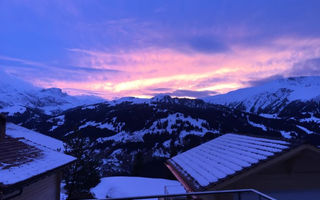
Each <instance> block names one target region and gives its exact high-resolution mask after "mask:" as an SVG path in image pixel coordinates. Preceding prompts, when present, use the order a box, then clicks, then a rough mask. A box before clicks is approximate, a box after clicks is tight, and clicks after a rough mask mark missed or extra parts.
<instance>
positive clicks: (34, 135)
mask: <svg viewBox="0 0 320 200" xmlns="http://www.w3.org/2000/svg"><path fill="white" fill-rule="evenodd" d="M6 134H7V135H9V136H11V137H14V138H19V137H23V138H25V139H27V140H29V141H32V142H33V143H35V144H38V145H42V146H45V147H47V148H50V149H53V150H56V151H64V145H63V142H62V141H60V140H57V139H54V138H52V137H49V136H46V135H43V134H41V133H38V132H35V131H32V130H30V129H26V128H24V127H21V126H18V125H15V124H13V123H7V132H6Z"/></svg>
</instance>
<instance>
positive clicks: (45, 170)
mask: <svg viewBox="0 0 320 200" xmlns="http://www.w3.org/2000/svg"><path fill="white" fill-rule="evenodd" d="M0 134H1V135H0V200H6V199H12V200H22V199H23V200H28V199H32V200H43V199H46V200H57V199H60V177H61V169H62V168H64V167H65V166H67V165H68V164H70V163H72V162H73V161H74V160H75V158H73V157H71V156H68V155H65V154H64V153H62V152H59V150H60V151H61V150H62V148H63V143H62V142H61V141H59V140H56V139H53V138H50V137H48V136H45V135H42V134H39V133H36V132H34V131H31V130H28V129H25V128H22V127H20V126H17V125H14V124H10V123H8V124H6V122H5V118H4V117H2V116H0Z"/></svg>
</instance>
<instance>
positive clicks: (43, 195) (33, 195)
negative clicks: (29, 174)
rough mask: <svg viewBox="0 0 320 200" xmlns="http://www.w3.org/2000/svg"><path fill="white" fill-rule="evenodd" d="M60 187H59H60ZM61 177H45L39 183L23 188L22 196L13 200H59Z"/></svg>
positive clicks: (56, 174)
mask: <svg viewBox="0 0 320 200" xmlns="http://www.w3.org/2000/svg"><path fill="white" fill-rule="evenodd" d="M58 186H59V187H58ZM59 199H60V175H59V173H55V174H52V175H50V176H47V177H44V178H43V179H40V180H39V181H37V182H34V183H32V184H31V185H28V186H26V187H24V188H23V192H22V194H21V195H20V196H18V197H15V198H13V199H12V200H59Z"/></svg>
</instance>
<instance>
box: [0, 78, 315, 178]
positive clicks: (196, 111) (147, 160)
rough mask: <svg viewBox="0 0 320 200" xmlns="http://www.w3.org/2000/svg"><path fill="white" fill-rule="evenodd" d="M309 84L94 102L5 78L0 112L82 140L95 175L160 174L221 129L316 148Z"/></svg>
mask: <svg viewBox="0 0 320 200" xmlns="http://www.w3.org/2000/svg"><path fill="white" fill-rule="evenodd" d="M317 81H318V83H320V81H319V78H317V77H308V78H304V77H302V78H295V79H283V80H279V81H278V82H277V81H274V82H271V83H269V85H268V84H266V85H265V86H264V85H261V86H258V87H253V88H248V89H243V90H239V91H240V92H239V91H235V92H231V93H229V94H226V95H225V96H223V95H219V96H215V97H210V98H207V99H205V101H207V102H205V101H203V100H201V99H182V98H171V97H170V96H167V95H158V96H155V97H153V98H151V99H140V98H134V97H125V98H121V99H117V100H114V101H103V102H102V100H101V99H99V98H96V97H77V96H69V95H68V94H66V93H63V92H62V91H61V90H60V89H55V88H51V89H40V88H36V87H34V86H32V85H30V84H27V83H24V82H23V81H21V80H18V79H15V78H12V77H5V79H1V81H0V86H1V87H0V88H1V91H0V106H1V107H0V112H4V113H6V114H7V119H8V121H10V122H13V123H15V124H19V125H21V126H23V127H26V128H29V129H32V130H36V131H38V132H41V133H44V134H46V135H49V136H52V137H55V138H58V139H61V140H64V141H70V140H71V139H72V138H76V137H81V138H85V139H86V141H87V143H88V145H87V146H88V147H89V148H90V150H92V152H94V155H93V156H94V157H95V158H98V159H99V160H101V161H102V163H103V164H102V165H101V166H100V171H101V174H102V175H103V176H110V175H136V176H150V177H162V178H168V176H169V174H170V173H169V172H168V171H167V169H166V167H165V166H164V165H163V162H164V161H165V160H166V159H168V158H169V157H172V156H174V155H176V154H178V153H180V152H183V151H186V150H188V149H190V148H192V147H194V146H197V145H199V144H201V143H203V142H206V141H208V140H210V139H213V138H215V137H217V136H219V135H221V134H225V133H239V134H251V135H259V136H266V137H284V138H287V139H306V138H313V141H314V142H317V144H318V145H320V139H319V134H320V126H319V125H320V116H318V113H317V110H319V105H318V101H317V98H318V95H317V92H316V91H319V90H317V89H318V86H319V85H320V84H318V85H317V84H316V83H317ZM319 87H320V86H319ZM306 91H307V92H306ZM305 92H306V94H307V95H303V94H304V93H305ZM301 94H302V95H301ZM228 95H229V96H228ZM254 99H255V100H256V101H254ZM218 100H219V101H218ZM208 102H210V103H208ZM212 102H213V103H214V104H213V103H212ZM219 104H222V105H219ZM267 108H270V109H267ZM307 110H308V111H307ZM248 111H249V112H248ZM250 111H253V112H252V113H251V112H250ZM262 111H263V112H262ZM293 113H295V114H293ZM272 114H274V115H275V116H271V115H272ZM292 116H293V117H292ZM317 119H319V120H318V121H316V120H317ZM315 121H316V122H315Z"/></svg>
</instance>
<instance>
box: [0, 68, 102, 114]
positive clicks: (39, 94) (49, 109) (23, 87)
mask: <svg viewBox="0 0 320 200" xmlns="http://www.w3.org/2000/svg"><path fill="white" fill-rule="evenodd" d="M103 101H104V100H103V99H101V98H99V97H95V96H70V95H68V94H67V93H64V92H62V90H61V89H59V88H48V89H43V88H38V87H35V86H33V85H31V84H30V83H28V82H25V81H22V80H20V79H18V78H16V77H14V76H12V75H8V74H5V73H3V72H0V112H2V113H7V114H8V115H10V116H12V115H15V114H24V113H25V112H29V110H30V109H31V110H34V112H38V113H39V114H40V113H45V114H48V115H50V114H57V113H59V112H62V111H63V110H67V109H69V108H73V107H76V106H80V105H88V104H93V103H98V102H103Z"/></svg>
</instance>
